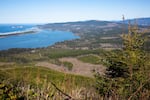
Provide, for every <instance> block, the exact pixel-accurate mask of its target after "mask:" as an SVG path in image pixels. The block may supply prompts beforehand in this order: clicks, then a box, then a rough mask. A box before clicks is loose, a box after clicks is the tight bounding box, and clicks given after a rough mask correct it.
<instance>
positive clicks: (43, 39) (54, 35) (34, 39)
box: [0, 25, 79, 50]
mask: <svg viewBox="0 0 150 100" xmlns="http://www.w3.org/2000/svg"><path fill="white" fill-rule="evenodd" d="M32 27H34V26H33V25H19V26H17V25H16V26H14V25H0V34H3V33H6V32H13V31H23V30H27V29H29V28H32ZM77 38H79V37H78V36H75V35H74V34H73V33H71V32H63V31H50V30H40V31H38V32H37V33H30V34H22V35H14V36H8V37H0V50H6V49H10V48H39V47H47V46H50V45H53V44H55V43H56V42H62V41H65V40H72V39H77Z"/></svg>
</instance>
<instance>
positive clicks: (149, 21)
mask: <svg viewBox="0 0 150 100" xmlns="http://www.w3.org/2000/svg"><path fill="white" fill-rule="evenodd" d="M129 22H130V23H131V24H134V23H135V22H136V23H137V24H138V25H141V26H150V17H147V18H134V19H127V20H125V21H119V23H125V24H128V23H129Z"/></svg>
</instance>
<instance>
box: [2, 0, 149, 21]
mask: <svg viewBox="0 0 150 100" xmlns="http://www.w3.org/2000/svg"><path fill="white" fill-rule="evenodd" d="M123 14H124V15H125V17H126V18H139V17H150V0H0V23H49V22H67V21H80V20H90V19H95V20H120V19H121V17H122V15H123Z"/></svg>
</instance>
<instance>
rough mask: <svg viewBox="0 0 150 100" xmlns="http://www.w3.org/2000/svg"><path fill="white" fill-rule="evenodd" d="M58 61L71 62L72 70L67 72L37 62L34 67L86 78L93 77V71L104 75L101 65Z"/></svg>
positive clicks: (55, 66)
mask: <svg viewBox="0 0 150 100" xmlns="http://www.w3.org/2000/svg"><path fill="white" fill-rule="evenodd" d="M59 60H60V61H62V62H64V61H67V62H71V63H72V64H73V68H72V70H71V71H69V70H68V69H67V68H65V67H63V66H58V65H55V64H51V63H49V62H38V63H37V64H36V66H43V67H47V68H51V69H54V70H57V71H61V72H64V73H70V74H77V75H82V76H88V77H93V72H92V71H93V70H95V71H96V72H99V73H100V74H104V72H105V69H106V68H105V67H104V66H102V65H94V64H89V63H84V62H81V61H79V60H78V59H76V58H61V59H59Z"/></svg>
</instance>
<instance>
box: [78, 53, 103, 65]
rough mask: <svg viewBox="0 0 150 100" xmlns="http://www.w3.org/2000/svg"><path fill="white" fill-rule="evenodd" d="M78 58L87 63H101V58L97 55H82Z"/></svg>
mask: <svg viewBox="0 0 150 100" xmlns="http://www.w3.org/2000/svg"><path fill="white" fill-rule="evenodd" d="M78 59H79V60H80V61H82V62H85V63H91V64H101V58H100V57H99V56H96V55H85V56H80V57H78Z"/></svg>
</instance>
